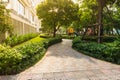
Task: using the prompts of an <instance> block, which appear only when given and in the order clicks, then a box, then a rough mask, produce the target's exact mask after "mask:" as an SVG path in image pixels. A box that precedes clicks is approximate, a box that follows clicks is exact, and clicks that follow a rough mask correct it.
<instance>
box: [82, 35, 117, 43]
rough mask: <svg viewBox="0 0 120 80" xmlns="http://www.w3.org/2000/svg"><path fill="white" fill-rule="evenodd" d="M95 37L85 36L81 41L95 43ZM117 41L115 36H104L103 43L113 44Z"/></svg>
mask: <svg viewBox="0 0 120 80" xmlns="http://www.w3.org/2000/svg"><path fill="white" fill-rule="evenodd" d="M97 38H98V37H97V36H96V37H95V36H85V37H84V39H83V40H85V41H92V42H97ZM116 39H117V37H115V36H104V37H103V42H114V41H115V40H116Z"/></svg>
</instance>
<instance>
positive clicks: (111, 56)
mask: <svg viewBox="0 0 120 80" xmlns="http://www.w3.org/2000/svg"><path fill="white" fill-rule="evenodd" d="M112 44H113V45H114V46H109V45H105V44H98V43H95V42H84V41H81V39H80V38H78V37H77V38H75V39H74V40H73V45H72V47H73V48H74V49H76V50H77V51H79V52H82V53H84V54H87V55H89V56H92V57H95V58H98V59H101V60H106V61H109V62H113V63H116V64H120V53H119V52H120V41H118V40H116V41H114V42H113V43H112Z"/></svg>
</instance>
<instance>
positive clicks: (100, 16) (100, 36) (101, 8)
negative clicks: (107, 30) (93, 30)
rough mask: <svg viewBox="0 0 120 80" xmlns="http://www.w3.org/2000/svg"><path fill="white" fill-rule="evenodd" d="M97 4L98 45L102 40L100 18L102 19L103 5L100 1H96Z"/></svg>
mask: <svg viewBox="0 0 120 80" xmlns="http://www.w3.org/2000/svg"><path fill="white" fill-rule="evenodd" d="M97 2H98V43H102V38H103V24H102V22H103V21H102V18H103V3H104V1H102V0H97Z"/></svg>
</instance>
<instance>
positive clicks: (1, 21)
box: [0, 4, 12, 33]
mask: <svg viewBox="0 0 120 80" xmlns="http://www.w3.org/2000/svg"><path fill="white" fill-rule="evenodd" d="M11 29H12V27H11V26H10V17H9V11H8V10H7V9H6V8H5V6H4V5H3V4H0V33H5V32H6V31H8V32H11Z"/></svg>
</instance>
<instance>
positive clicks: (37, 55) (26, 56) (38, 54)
mask: <svg viewBox="0 0 120 80" xmlns="http://www.w3.org/2000/svg"><path fill="white" fill-rule="evenodd" d="M17 50H18V52H19V53H21V54H22V55H23V56H22V61H21V63H20V65H19V67H20V70H19V71H22V70H24V69H26V68H28V67H30V66H32V65H33V64H35V63H36V62H37V61H38V60H40V59H41V58H42V57H43V55H44V53H45V51H46V49H45V48H44V47H43V43H42V42H35V43H28V44H26V45H23V46H20V47H17Z"/></svg>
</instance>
